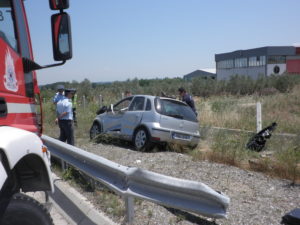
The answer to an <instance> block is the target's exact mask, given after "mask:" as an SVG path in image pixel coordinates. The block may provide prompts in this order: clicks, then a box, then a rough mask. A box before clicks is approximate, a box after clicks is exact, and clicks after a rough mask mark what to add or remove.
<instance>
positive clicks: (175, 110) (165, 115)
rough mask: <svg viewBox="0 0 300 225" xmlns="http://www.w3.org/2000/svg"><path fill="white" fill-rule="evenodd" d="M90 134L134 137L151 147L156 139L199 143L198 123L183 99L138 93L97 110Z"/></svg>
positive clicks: (141, 147) (144, 147)
mask: <svg viewBox="0 0 300 225" xmlns="http://www.w3.org/2000/svg"><path fill="white" fill-rule="evenodd" d="M97 114H98V115H97V117H96V118H95V119H94V121H93V125H92V127H91V129H90V138H91V139H92V138H94V137H96V136H97V135H99V134H102V133H105V134H111V135H113V136H116V137H118V138H121V139H123V140H129V141H132V142H133V144H134V146H135V148H136V149H137V150H150V149H151V148H152V147H153V144H155V143H177V144H180V145H188V146H191V147H196V146H197V145H198V143H199V140H200V132H199V123H198V120H197V116H196V115H195V113H194V112H193V110H192V109H191V108H190V107H189V106H188V105H187V104H185V103H184V102H182V101H179V100H176V99H171V98H165V97H157V96H149V95H135V96H130V97H127V98H124V99H122V100H121V101H119V102H117V103H116V104H114V105H111V106H110V107H108V108H103V109H102V110H100V111H99V112H98V113H97Z"/></svg>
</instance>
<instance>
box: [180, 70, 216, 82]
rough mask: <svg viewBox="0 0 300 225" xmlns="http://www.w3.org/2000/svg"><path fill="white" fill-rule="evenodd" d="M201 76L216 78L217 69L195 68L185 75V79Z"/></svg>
mask: <svg viewBox="0 0 300 225" xmlns="http://www.w3.org/2000/svg"><path fill="white" fill-rule="evenodd" d="M198 77H201V78H203V79H208V78H211V79H216V70H215V69H202V70H195V71H194V72H191V73H189V74H186V75H184V76H183V79H184V80H192V79H194V78H198Z"/></svg>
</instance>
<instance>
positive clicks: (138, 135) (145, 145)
mask: <svg viewBox="0 0 300 225" xmlns="http://www.w3.org/2000/svg"><path fill="white" fill-rule="evenodd" d="M133 143H134V147H135V148H136V150H138V151H149V150H151V149H152V147H153V144H152V143H151V141H150V135H149V134H148V131H147V130H146V129H145V128H139V129H137V130H136V132H135V133H134V137H133Z"/></svg>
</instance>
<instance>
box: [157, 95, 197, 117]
mask: <svg viewBox="0 0 300 225" xmlns="http://www.w3.org/2000/svg"><path fill="white" fill-rule="evenodd" d="M155 109H156V111H157V112H158V113H160V114H162V115H165V116H170V117H174V118H177V119H183V120H188V121H192V122H198V120H197V117H196V115H195V113H194V112H193V110H192V109H191V108H190V107H189V106H187V105H186V104H184V103H181V102H178V101H174V100H171V99H159V98H156V99H155Z"/></svg>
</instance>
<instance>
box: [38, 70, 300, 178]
mask: <svg viewBox="0 0 300 225" xmlns="http://www.w3.org/2000/svg"><path fill="white" fill-rule="evenodd" d="M56 85H57V84H51V85H46V86H43V87H42V88H41V90H42V96H43V101H44V106H43V110H44V131H45V133H46V134H48V135H50V136H53V137H57V136H58V133H59V131H58V128H57V126H56V125H55V124H54V119H55V107H54V105H53V104H52V102H51V98H52V96H53V95H54V93H55V92H56V90H55V88H56ZM64 85H65V87H72V88H76V89H77V93H78V106H77V115H78V128H76V141H78V142H81V141H88V139H89V129H90V127H91V125H92V121H93V119H94V117H95V116H96V111H97V109H99V107H100V106H102V105H109V104H111V103H115V102H116V101H117V100H119V99H120V98H121V96H122V93H124V92H125V91H126V90H130V91H131V92H132V93H133V94H150V95H160V94H161V92H164V93H165V94H167V95H168V96H177V89H178V87H181V86H182V87H184V88H186V90H188V92H189V93H191V94H192V95H193V96H194V97H195V101H196V106H197V110H198V111H199V123H200V126H201V135H202V140H201V143H200V144H199V146H198V148H196V149H194V150H191V149H182V148H178V147H176V146H175V147H174V146H172V147H171V148H168V150H173V151H179V152H184V153H186V154H190V155H191V156H192V157H193V158H194V159H195V160H203V159H208V160H211V161H214V162H219V163H226V164H230V165H235V166H239V167H242V168H246V169H252V170H256V171H261V172H264V173H267V174H269V175H271V176H279V177H282V178H287V179H290V180H291V181H292V183H296V182H299V180H300V147H299V146H300V137H299V135H300V75H283V76H271V77H268V78H259V79H258V80H251V79H250V78H247V77H243V76H235V77H232V78H231V79H230V80H228V81H216V80H212V79H202V78H198V79H194V80H192V81H185V80H183V79H181V78H174V79H168V78H165V79H152V80H145V79H141V80H138V79H133V80H127V81H124V82H112V83H91V82H90V81H89V80H87V79H85V80H84V81H82V82H80V83H79V82H75V81H73V82H71V83H64ZM100 95H101V96H102V100H103V101H102V102H99V100H100V97H99V96H100ZM258 101H259V102H261V103H262V123H263V124H262V126H263V127H266V126H268V125H270V124H271V123H272V122H277V123H278V126H277V129H276V131H275V134H273V136H272V137H271V139H270V140H268V141H267V145H266V147H265V149H264V150H263V151H262V152H260V153H257V152H253V151H250V150H247V149H246V148H245V145H246V143H247V141H248V140H249V138H250V137H251V136H252V135H253V134H254V133H255V132H256V105H255V104H256V102H258ZM213 127H221V128H230V129H236V131H233V130H232V131H228V130H218V129H212V128H213ZM239 130H244V131H249V132H243V131H239ZM278 133H285V134H293V135H292V136H289V135H286V136H282V135H277V134H278ZM98 140H100V139H98ZM105 140H107V139H105ZM102 141H103V138H102ZM106 142H107V141H106Z"/></svg>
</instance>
